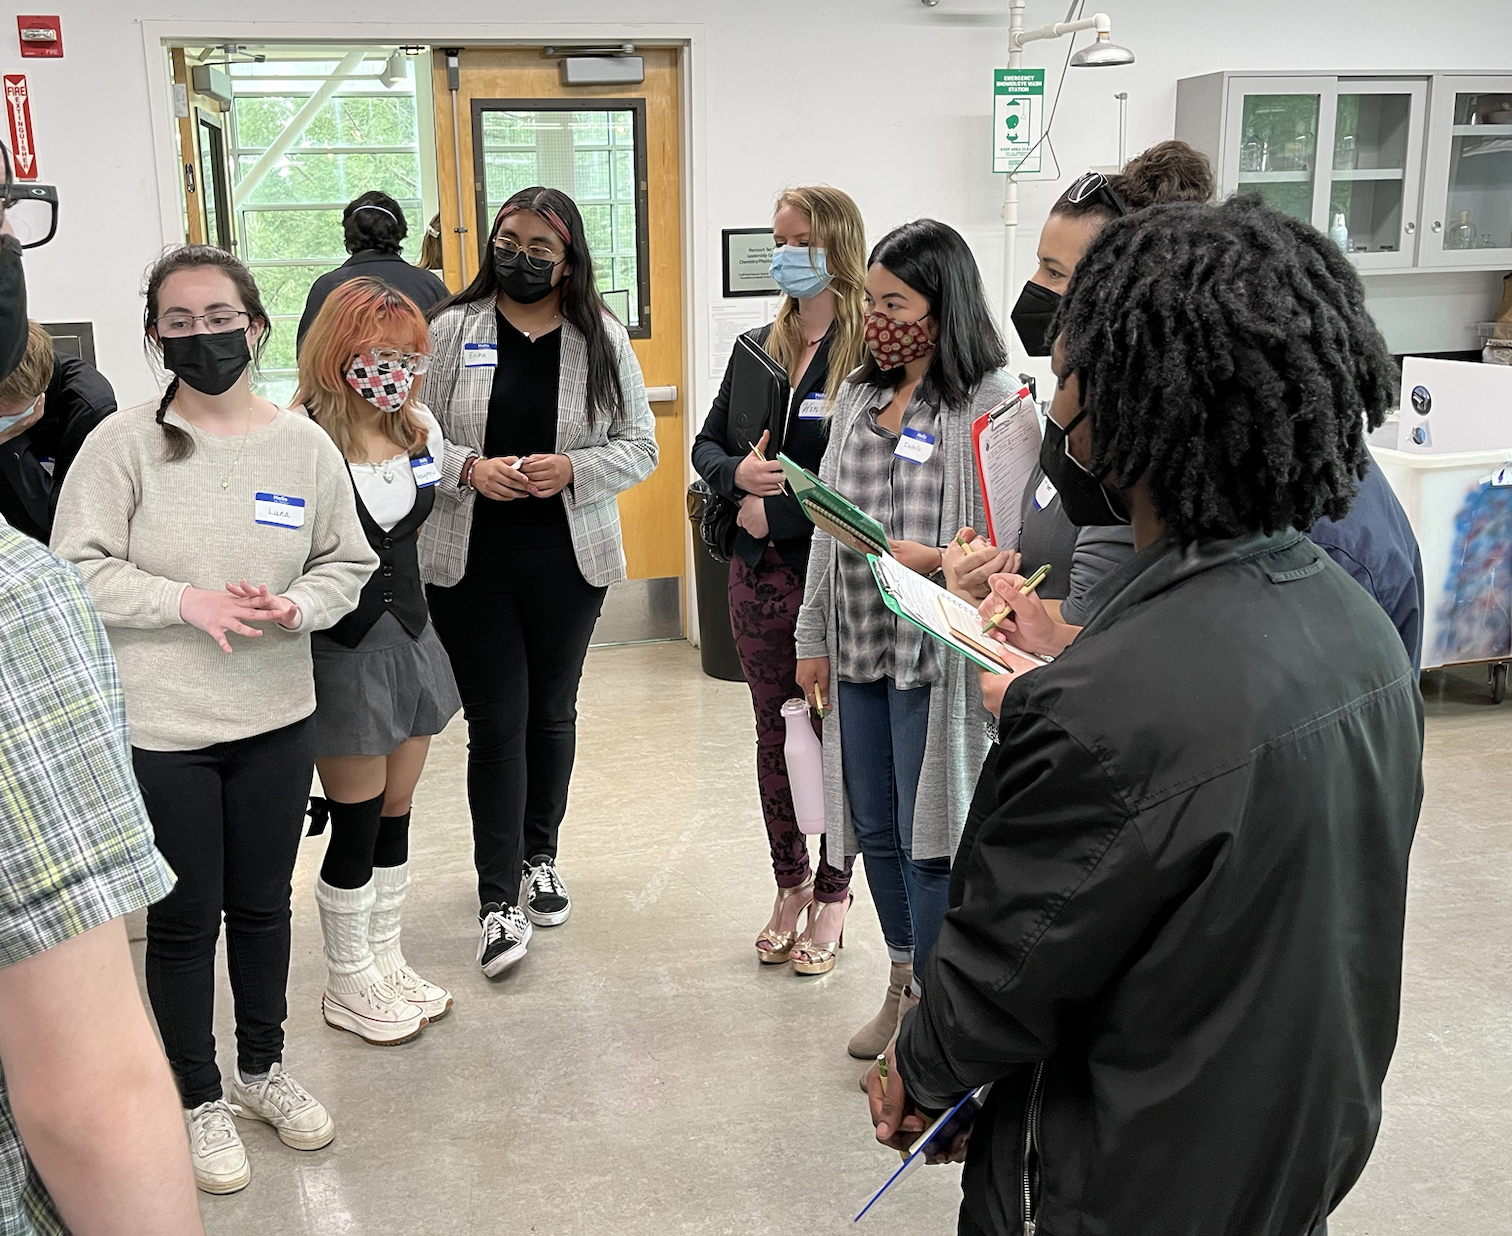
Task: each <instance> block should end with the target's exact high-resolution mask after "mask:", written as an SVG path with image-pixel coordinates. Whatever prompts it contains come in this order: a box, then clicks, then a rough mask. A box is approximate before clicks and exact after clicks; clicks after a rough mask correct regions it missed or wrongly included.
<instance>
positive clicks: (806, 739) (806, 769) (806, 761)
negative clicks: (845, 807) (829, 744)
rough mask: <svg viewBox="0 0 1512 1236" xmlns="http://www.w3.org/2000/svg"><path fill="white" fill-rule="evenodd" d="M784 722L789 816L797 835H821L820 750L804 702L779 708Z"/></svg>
mask: <svg viewBox="0 0 1512 1236" xmlns="http://www.w3.org/2000/svg"><path fill="white" fill-rule="evenodd" d="M782 719H783V720H784V721H786V722H787V743H786V745H785V747H784V751H785V754H786V755H787V770H788V787H789V788H790V789H791V790H792V792H793V813H794V814H795V815H796V816H797V817H798V831H799V832H801V833H809V834H815V833H822V832H823V831H824V748H823V747H821V746H820V745H819V736H818V735H817V734H815V733H814V723H813V722H812V721H810V720H809V706H808V701H807V700H804V699H795V700H789V701H788V702H787V703H786V704H784V705H783V706H782Z"/></svg>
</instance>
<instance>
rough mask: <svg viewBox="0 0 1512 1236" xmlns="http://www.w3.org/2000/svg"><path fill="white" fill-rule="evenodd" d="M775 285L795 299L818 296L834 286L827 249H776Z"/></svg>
mask: <svg viewBox="0 0 1512 1236" xmlns="http://www.w3.org/2000/svg"><path fill="white" fill-rule="evenodd" d="M772 282H774V283H775V284H776V285H777V286H778V287H779V288H781V289H782V290H783V291H784V292H786V293H787V294H788V295H789V296H791V297H792V298H793V299H794V300H808V298H809V297H811V296H818V295H819V293H820V292H822V291H824V289H825V288H827V287H829V285H830V273H829V271H828V270H826V269H825V266H824V250H823V249H811V248H809V247H808V246H807V245H782V246H781V247H780V248H777V249H774V250H772Z"/></svg>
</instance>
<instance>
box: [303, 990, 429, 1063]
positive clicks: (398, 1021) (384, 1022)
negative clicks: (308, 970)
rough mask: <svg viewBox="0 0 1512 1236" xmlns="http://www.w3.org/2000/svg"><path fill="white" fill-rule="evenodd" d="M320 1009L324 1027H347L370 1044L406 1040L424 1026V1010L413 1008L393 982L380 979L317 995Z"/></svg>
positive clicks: (404, 1041)
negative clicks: (354, 989) (358, 988)
mask: <svg viewBox="0 0 1512 1236" xmlns="http://www.w3.org/2000/svg"><path fill="white" fill-rule="evenodd" d="M320 1012H321V1015H322V1016H323V1017H324V1018H325V1023H326V1025H328V1026H334V1027H335V1028H336V1029H337V1030H350V1031H351V1032H352V1033H353V1034H355V1035H356V1036H357V1037H358V1038H360V1039H361V1040H362V1041H363V1042H364V1043H371V1044H372V1045H373V1046H374V1047H393V1046H395V1045H396V1044H398V1043H408V1042H409V1041H410V1040H411V1039H412V1038H414V1037H415V1036H416V1035H418V1034H419V1033H420V1031H422V1030H424V1029H425V1026H426V1021H427V1018H426V1015H425V1010H424V1009H420V1008H416V1007H415V1005H414V1004H412V1003H411V1002H410V1001H409V1000H408V999H406V998H405V997H404V995H403V994H401V993H400V991H399V990H398V988H396V987H395V986H394V985H393V984H391V983H389V982H387V981H384V982H379V983H374V984H372V985H371V986H369V987H364V988H363V989H362V990H361V991H357V992H333V991H331V990H330V989H329V988H327V990H326V992H325V994H324V995H323V996H321V997H320Z"/></svg>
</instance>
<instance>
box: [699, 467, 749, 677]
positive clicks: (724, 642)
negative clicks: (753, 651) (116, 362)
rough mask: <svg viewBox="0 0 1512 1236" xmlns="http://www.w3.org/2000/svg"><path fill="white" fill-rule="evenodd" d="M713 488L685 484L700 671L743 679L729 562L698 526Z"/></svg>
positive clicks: (703, 485) (700, 484)
mask: <svg viewBox="0 0 1512 1236" xmlns="http://www.w3.org/2000/svg"><path fill="white" fill-rule="evenodd" d="M713 496H714V491H713V490H711V489H710V488H709V486H708V485H707V484H706V483H705V482H703V481H694V482H693V484H691V485H689V486H688V522H689V523H691V524H692V525H693V591H694V592H695V593H697V595H698V638H699V641H700V645H701V646H700V648H699V650H698V652H699V656H700V658H701V659H702V661H703V672H704V673H705V674H707V675H708V676H709V677H710V678H722V679H724V680H725V681H726V682H744V681H745V672H744V671H743V670H742V669H741V668H740V654H739V653H737V652H736V651H735V637H734V635H732V634H731V633H730V565H729V563H727V562H721V561H719V559H718V558H716V557H715V556H714V555H713V554H711V553H710V552H709V547H708V546H707V545H705V544H704V542H703V537H701V536H700V535H699V534H698V526H699V524H700V523H702V522H703V515H704V508H705V507H706V506H707V505H708V502H709V499H710V498H712V497H713Z"/></svg>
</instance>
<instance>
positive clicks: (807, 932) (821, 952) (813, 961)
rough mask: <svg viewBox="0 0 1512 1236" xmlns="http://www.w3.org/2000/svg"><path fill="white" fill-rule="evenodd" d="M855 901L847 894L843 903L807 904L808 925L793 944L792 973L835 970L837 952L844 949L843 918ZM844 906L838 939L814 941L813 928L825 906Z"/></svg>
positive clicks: (819, 902)
mask: <svg viewBox="0 0 1512 1236" xmlns="http://www.w3.org/2000/svg"><path fill="white" fill-rule="evenodd" d="M855 900H856V894H855V893H851V894H849V895H848V896H847V897H846V899H845V901H844V902H837V901H814V902H810V903H809V908H808V911H809V913H808V924H807V926H806V927H805V928H804V932H803V935H801V936H799V937H798V939H797V940H796V941H795V942H794V943H793V947H792V949H791V951H790V956H791V957H792V960H793V973H795V974H828V973H829V972H830V971H831V970H833V969H834V968H835V959H836V957H837V955H838V954H839V951H840V950H841V949H843V948H844V947H845V916H846V915H847V914H849V913H850V908H851V904H852V903H853V902H854V901H855ZM842 904H843V905H844V907H845V909H844V911H843V912H842V913H841V915H840V938H839V939H838V940H830V941H828V942H823V941H816V940H815V939H814V938H813V936H814V927H815V925H816V924H817V923H818V922H819V916H820V915H821V914H823V913H824V909H825V907H826V906H832V905H842Z"/></svg>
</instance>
